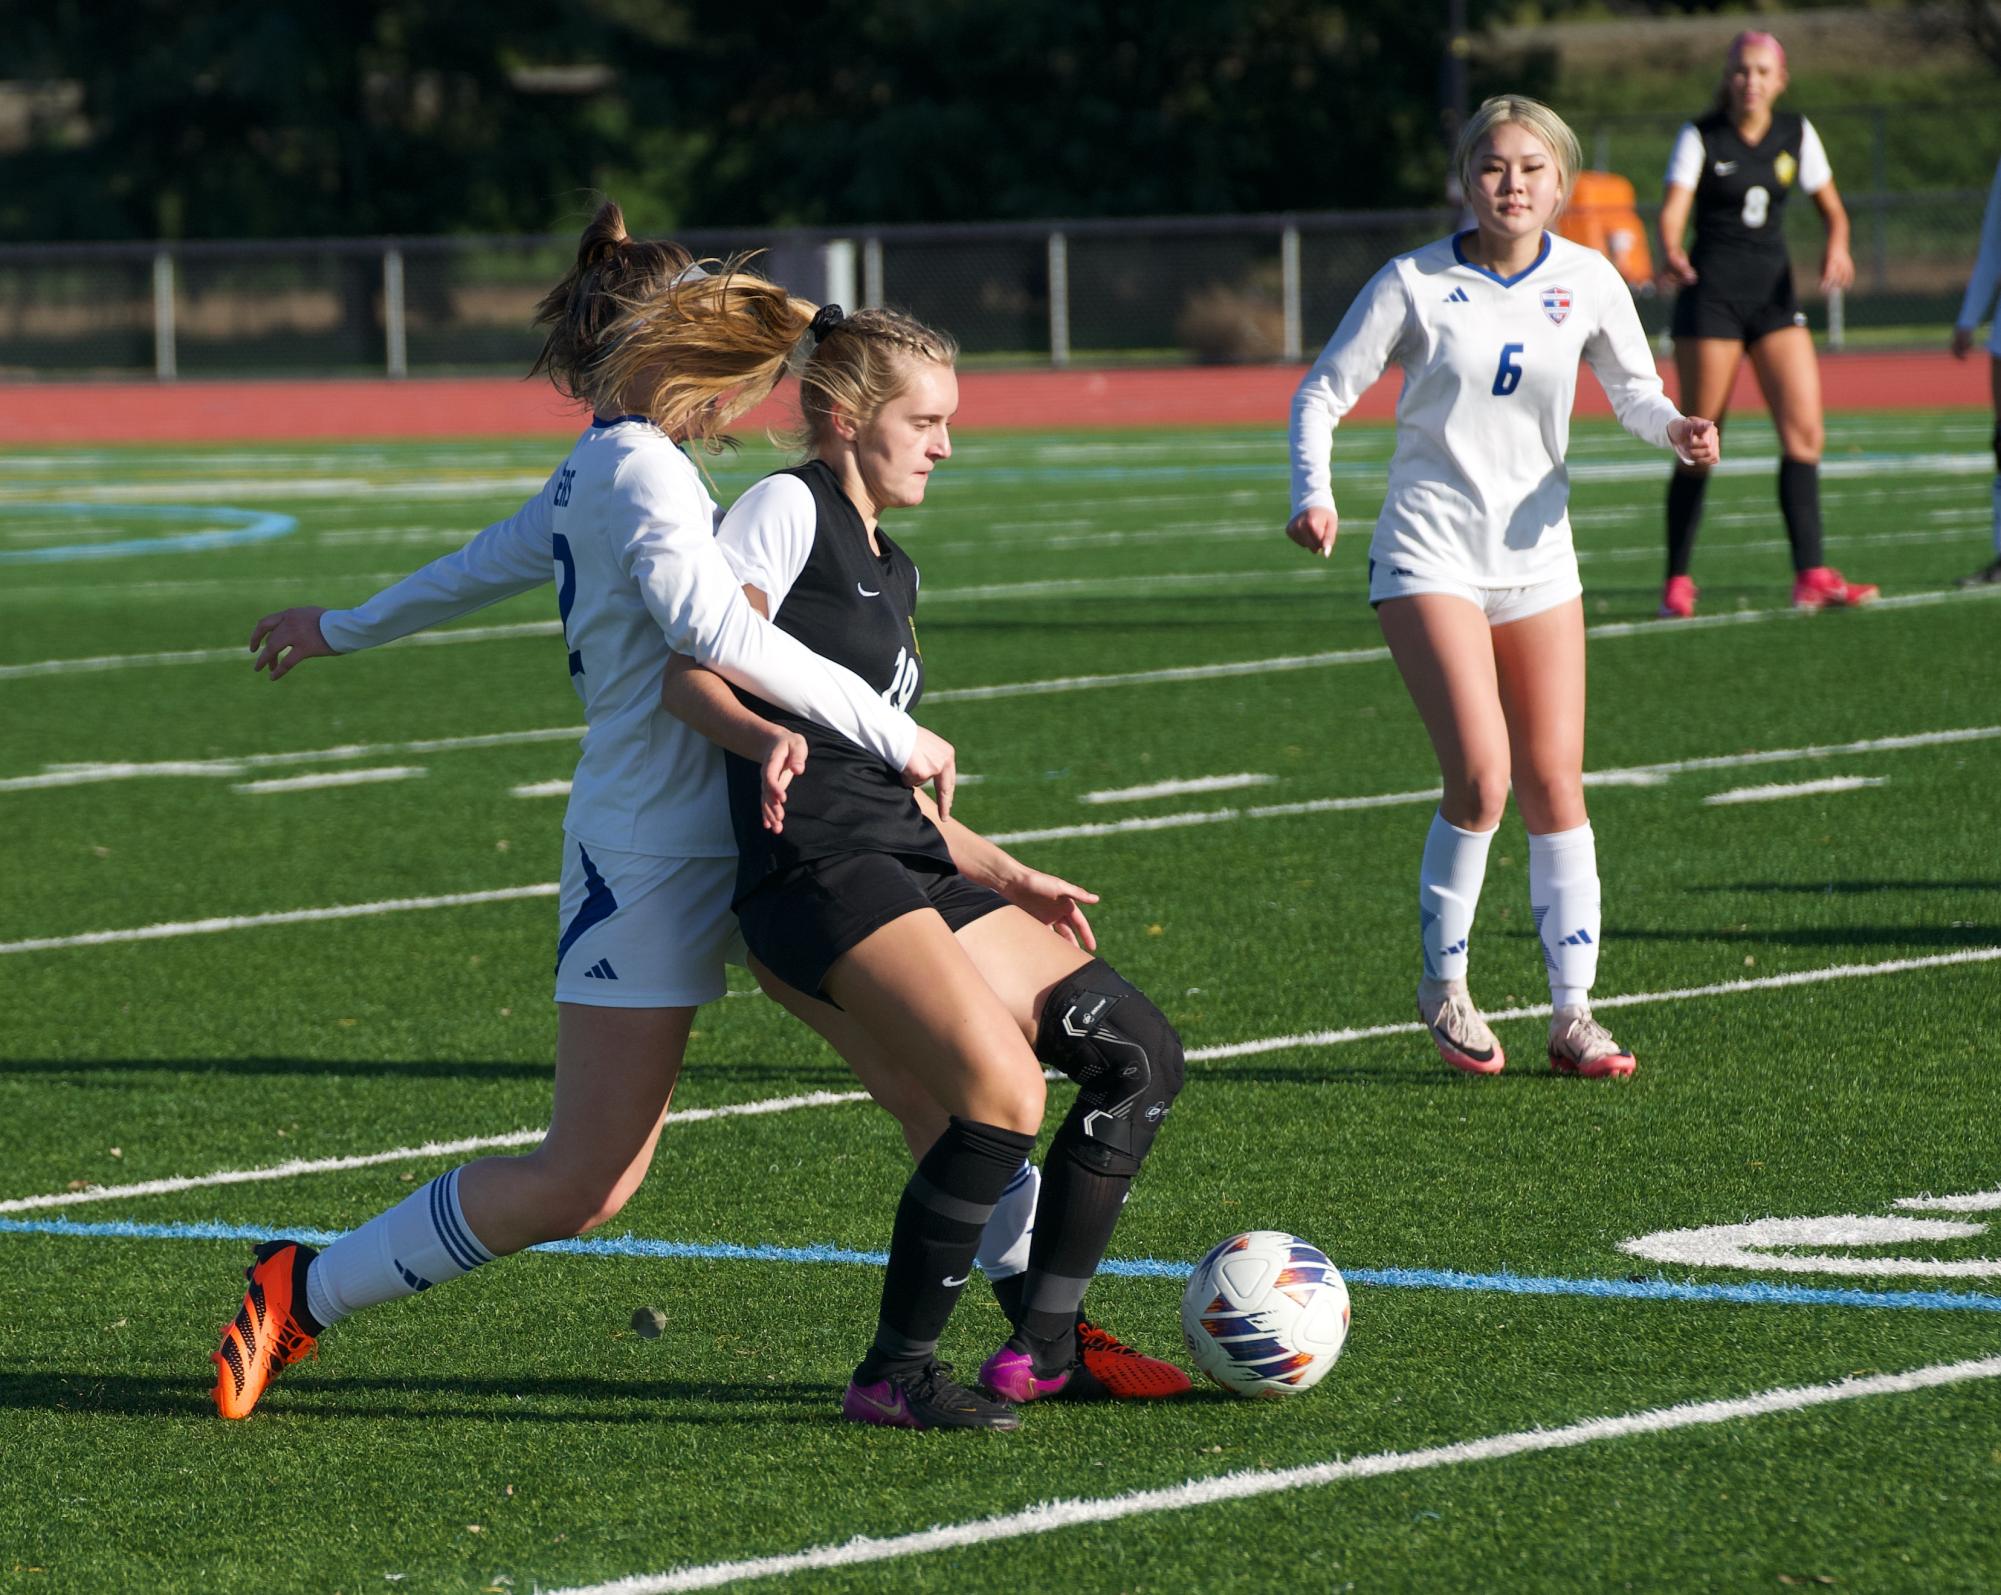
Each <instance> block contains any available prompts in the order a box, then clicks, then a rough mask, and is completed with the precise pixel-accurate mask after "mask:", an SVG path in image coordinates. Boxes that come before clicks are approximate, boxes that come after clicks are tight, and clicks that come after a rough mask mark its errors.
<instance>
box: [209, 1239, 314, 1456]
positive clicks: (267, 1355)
mask: <svg viewBox="0 0 2001 1595" xmlns="http://www.w3.org/2000/svg"><path fill="white" fill-rule="evenodd" d="M316 1255H317V1254H316V1253H315V1252H314V1250H313V1248H312V1247H310V1246H302V1245H300V1244H299V1243H298V1242H297V1241H266V1242H265V1243H264V1244H263V1245H262V1246H260V1247H258V1248H257V1252H256V1261H255V1262H254V1263H253V1264H252V1265H251V1266H250V1267H249V1268H246V1269H245V1270H244V1271H243V1277H244V1278H245V1279H247V1280H249V1281H250V1288H249V1289H248V1290H246V1291H245V1292H244V1293H243V1305H242V1306H241V1307H239V1308H238V1309H237V1312H236V1316H235V1317H234V1318H232V1319H231V1320H230V1321H229V1322H228V1323H226V1324H224V1325H223V1326H222V1345H221V1346H220V1347H219V1348H218V1349H217V1350H215V1351H212V1352H210V1353H209V1354H208V1360H209V1361H210V1362H212V1363H214V1364H215V1389H214V1390H213V1391H212V1392H210V1393H211V1394H212V1395H213V1396H214V1397H215V1409H216V1411H218V1412H220V1413H221V1414H222V1415H223V1416H224V1417H225V1418H247V1417H249V1416H250V1414H251V1413H252V1412H253V1411H254V1410H255V1409H256V1406H257V1402H258V1399H259V1398H260V1397H261V1396H262V1395H263V1394H264V1387H265V1386H266V1385H268V1384H270V1382H271V1381H272V1380H273V1379H275V1378H276V1377H277V1376H278V1374H279V1373H280V1372H281V1371H282V1370H283V1369H286V1368H289V1367H290V1366H291V1365H292V1364H293V1363H295V1362H297V1361H298V1360H299V1359H300V1358H301V1357H304V1356H305V1355H307V1354H308V1353H309V1352H311V1351H312V1350H313V1348H314V1346H315V1345H316V1344H317V1342H316V1341H315V1340H314V1338H313V1335H312V1334H310V1333H308V1332H307V1329H306V1325H307V1324H308V1323H311V1321H312V1320H311V1319H310V1318H309V1317H307V1316H306V1265H307V1264H309V1263H310V1262H312V1260H313V1258H314V1257H315V1256H316ZM302 1320H303V1321H302Z"/></svg>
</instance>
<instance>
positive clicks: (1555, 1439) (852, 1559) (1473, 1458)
mask: <svg viewBox="0 0 2001 1595" xmlns="http://www.w3.org/2000/svg"><path fill="white" fill-rule="evenodd" d="M1997 1377H2001V1357H1983V1358H1979V1359H1976V1360H1973V1361H1969V1362H1948V1363H1934V1364H1932V1365H1931V1366H1929V1367H1924V1368H1911V1369H1907V1370H1905V1371H1904V1372H1902V1373H1888V1374H1875V1375H1872V1376H1870V1377H1868V1378H1863V1379H1853V1378H1850V1379H1837V1380H1834V1381H1832V1382H1830V1383H1827V1384H1818V1385H1792V1386H1781V1387H1779V1388H1777V1389H1772V1390H1761V1391H1758V1392H1756V1393H1755V1394H1752V1395H1748V1396H1737V1397H1731V1398H1726V1399H1721V1400H1715V1401H1690V1402H1682V1403H1679V1404H1677V1405H1675V1406H1671V1407H1649V1408H1644V1409H1642V1410H1640V1411H1637V1412H1625V1413H1617V1414H1611V1415H1608V1416H1605V1417H1597V1418H1585V1419H1582V1420H1581V1421H1578V1422H1573V1423H1566V1424H1561V1425H1559V1426H1557V1427H1555V1428H1547V1429H1545V1428H1536V1429H1517V1430H1514V1431H1512V1432H1510V1433H1506V1434H1490V1435H1483V1436H1481V1437H1480V1438H1478V1439H1474V1440H1461V1441H1458V1442H1457V1443H1455V1444H1452V1445H1439V1446H1426V1447H1424V1448H1422V1449H1421V1450H1416V1451H1379V1452H1376V1453H1375V1454H1373V1455H1371V1456H1361V1457H1351V1458H1349V1459H1347V1460H1346V1461H1334V1462H1319V1463H1313V1464H1309V1465H1308V1466H1305V1467H1293V1468H1277V1469H1271V1470H1264V1469H1257V1470H1248V1471H1244V1472H1238V1473H1224V1474H1218V1475H1214V1476H1212V1477H1209V1478H1204V1479H1190V1480H1188V1481H1187V1482H1186V1483H1183V1484H1177V1485H1171V1486H1169V1487H1167V1488H1165V1489H1155V1490H1133V1491H1129V1492H1127V1493H1126V1494H1124V1495H1113V1496H1098V1497H1095V1498H1093V1497H1085V1498H1073V1499H1069V1500H1056V1501H1045V1502H1043V1503H1041V1504H1039V1505H1036V1506H1032V1507H1029V1508H1027V1509H1026V1510H1023V1511H1019V1512H1009V1513H1005V1514H1000V1515H997V1516H993V1517H985V1518H976V1519H973V1520H971V1521H969V1522H963V1523H952V1524H943V1525H940V1526H938V1527H936V1528H929V1529H924V1530H920V1531H919V1532H917V1533H914V1534H900V1535H896V1536H893V1537H891V1538H888V1539H871V1538H870V1537H868V1536H867V1535H857V1536H856V1537H855V1538H853V1539H850V1540H847V1541H844V1542H842V1543H840V1544H834V1545H819V1546H815V1547H813V1548H811V1549H810V1550H804V1551H796V1552H793V1553H791V1554H789V1555H779V1556H758V1557H748V1558H745V1559H743V1560H740V1561H732V1562H710V1563H708V1564H706V1565H703V1566H697V1567H683V1568H677V1569H675V1570H673V1571H671V1572H665V1573H639V1574H634V1575H633V1576H631V1577H629V1578H619V1579H613V1580H611V1581H609V1582H607V1583H602V1584H589V1585H577V1586H574V1587H572V1588H570V1589H567V1590H559V1591H553V1592H551V1595H671V1592H674V1591H679V1590H696V1589H714V1588H715V1587H716V1586H718V1585H721V1584H729V1583H734V1582H736V1581H737V1580H739V1579H754V1578H784V1577H789V1576H790V1575H791V1574H794V1573H814V1572H823V1571H826V1570H828V1569H830V1568H837V1567H856V1566H864V1565H868V1564H872V1563H878V1562H894V1561H901V1560H903V1559H904V1558H906V1557H912V1556H929V1555H934V1554H936V1553H939V1552H943V1551H955V1550H963V1549H965V1548H967V1547H969V1546H976V1545H991V1544H994V1543H995V1542H996V1541H1002V1540H1016V1539H1023V1538H1026V1537H1028V1536H1030V1535H1035V1534H1050V1533H1054V1532H1055V1531H1057V1530H1059V1529H1067V1528H1076V1527H1079V1526H1081V1525H1083V1524H1087V1523H1113V1522H1117V1521H1119V1520H1121V1519H1124V1518H1134V1517H1145V1516H1150V1515H1152V1514H1155V1513H1160V1512H1180V1511H1186V1510H1188V1509H1190V1508H1193V1507H1203V1506H1216V1505H1221V1504H1223V1503H1225V1502H1230V1501H1248V1500H1255V1499H1257V1498H1258V1497H1260V1496H1268V1495H1280V1494H1285V1493H1289V1492H1291V1491H1294V1490H1312V1489H1320V1488H1323V1487H1325V1486H1327V1485H1331V1484H1340V1483H1343V1482H1345V1481H1347V1480H1350V1479H1381V1478H1389V1477H1391V1476H1393V1475H1396V1474H1401V1473H1419V1472H1423V1471H1425V1470H1427V1469H1430V1468H1447V1467H1459V1466H1462V1465H1464V1464H1466V1463H1478V1462H1496V1461H1500V1460H1501V1459H1503V1458H1507V1457H1520V1456H1533V1455H1537V1454H1539V1453H1542V1452H1548V1451H1566V1450H1570V1449H1572V1448H1574V1447H1577V1446H1584V1445H1596V1444H1598V1443H1599V1442H1601V1441H1607V1440H1625V1439H1633V1438H1638V1437H1642V1436H1646V1435H1657V1434H1670V1433H1673V1432H1674V1431H1676V1430H1680V1429H1697V1428H1709V1427H1714V1426H1715V1425H1717V1424H1724V1423H1737V1422H1742V1421H1744V1420H1746V1419H1751V1418H1763V1417H1769V1416H1771V1415H1772V1414H1774V1413H1783V1412H1803V1411H1806V1410H1808V1409H1809V1408H1813V1407H1825V1406H1831V1405H1833V1404H1835V1403H1837V1402H1843V1401H1860V1400H1863V1399H1865V1398H1867V1397H1871V1396H1893V1395H1907V1394H1910V1393H1913V1392H1915V1391H1920V1390H1938V1389H1943V1388H1945V1387H1947V1386H1951V1385H1957V1384H1965V1383H1969V1382H1971V1381H1974V1380H1980V1379H1993V1378H1997Z"/></svg>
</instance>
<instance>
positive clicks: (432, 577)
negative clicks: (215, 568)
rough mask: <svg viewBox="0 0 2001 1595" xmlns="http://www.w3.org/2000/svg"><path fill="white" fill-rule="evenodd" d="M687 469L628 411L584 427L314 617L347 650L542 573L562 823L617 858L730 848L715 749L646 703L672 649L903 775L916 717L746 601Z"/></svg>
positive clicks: (708, 506) (661, 437)
mask: <svg viewBox="0 0 2001 1595" xmlns="http://www.w3.org/2000/svg"><path fill="white" fill-rule="evenodd" d="M715 524H716V505H715V501H714V500H713V499H711V498H710V497H709V494H708V490H707V488H706V487H705V486H704V484H703V481H702V476H701V473H700V472H699V471H698V470H697V469H696V468H695V465H694V462H693V461H691V460H690V459H689V458H688V457H687V455H686V454H684V453H683V452H682V451H681V450H680V449H679V448H678V447H676V446H675V444H674V443H673V442H672V441H671V440H670V439H669V438H668V437H667V435H666V434H665V433H663V432H662V431H661V430H660V429H659V428H658V427H656V426H654V425H653V424H652V423H651V422H649V421H646V420H644V419H642V418H639V417H636V416H622V417H619V418H617V419H615V420H610V421H594V422H592V424H591V425H590V427H589V428H587V429H586V430H585V432H584V434H583V435H582V436H581V437H579V438H578V439H577V441H576V444H575V446H574V447H572V449H571V450H570V455H569V458H568V459H566V460H564V461H563V463H562V464H561V465H560V466H558V467H557V469H556V471H555V474H554V475H552V476H551V477H550V478H549V480H548V482H547V483H546V484H545V485H544V487H543V488H542V490H541V491H540V492H539V493H537V494H536V495H535V496H534V497H533V498H531V499H530V500H529V501H528V502H527V503H526V504H524V505H522V506H521V508H520V509H519V510H517V511H516V512H515V513H514V514H513V515H511V516H509V517H508V518H507V519H506V520H504V521H500V522H497V523H496V524H494V525H492V526H489V527H487V528H486V529H485V530H484V531H482V532H481V533H480V534H479V535H478V536H476V537H475V538H473V540H472V541H471V542H469V543H468V544H466V546H465V547H464V548H461V549H459V550H458V551H457V552H456V553H452V554H447V555H445V556H444V557H443V558H441V559H437V560H434V561H432V562H431V563H430V564H429V565H426V566H425V567H424V568H423V569H422V570H420V571H417V572H415V573H413V574H412V575H410V576H406V577H405V578H404V579H403V580H402V581H400V582H397V583H396V584H395V585H394V586H392V587H389V588H386V589H385V590H384V591H382V592H380V593H377V594H376V595H375V596H374V597H373V598H371V599H369V600H368V602H367V603H365V604H362V605H361V606H360V607H358V608H355V609H350V610H331V611H329V612H328V613H327V614H325V615H323V616H322V617H321V620H320V631H321V635H323V636H324V637H325V638H326V640H327V645H328V646H329V647H331V648H333V649H335V650H336V651H338V652H341V653H347V652H350V651H352V650H354V649H356V648H366V647H371V646H375V645H378V644H381V643H385V642H391V641H393V640H394V639H396V638H398V637H402V636H407V635H408V634H409V633H411V632H413V631H418V630H421V629H423V628H424V627H426V626H434V625H437V624H439V623H440V622H441V621H445V620H449V619H452V618H454V617H455V616H458V615H462V614H465V613H467V612H468V611H470V610H474V609H478V608H480V607H482V606H483V605H486V604H490V603H494V602H496V601H497V600H499V599H502V598H506V597H509V596H511V595H512V594H515V593H520V592H526V591H527V590H528V589H529V588H531V587H536V586H539V585H541V584H542V583H544V582H547V581H549V580H551V579H552V578H553V579H554V581H555V583H556V607H557V612H558V614H559V615H560V616H561V618H562V623H563V641H564V646H565V651H566V652H567V654H568V666H569V674H570V682H571V685H573V686H574V687H575V688H576V690H577V695H578V696H579V697H580V698H581V699H582V700H583V705H584V738H583V750H582V753H581V755H580V756H579V758H578V760H577V771H576V775H575V777H574V779H573V780H572V782H571V787H570V806H569V811H568V813H567V815H566V816H565V819H564V827H565V829H566V830H568V831H569V832H570V833H571V834H572V835H574V836H575V837H576V838H577V839H578V840H580V841H582V842H586V843H590V844H593V845H595V846H598V847H603V848H612V849H616V850H618V851H621V852H627V853H646V854H653V855H657V856H661V857H678V858H723V857H729V856H731V855H733V854H734V853H735V852H736V840H735V837H734V835H733V834H732V831H731V828H730V819H729V808H728V802H727V798H726V794H725V792H724V787H723V780H722V761H721V754H720V753H719V752H718V750H717V749H716V748H715V747H713V746H712V745H711V744H710V743H709V742H708V741H707V739H705V738H704V737H702V736H701V735H699V734H698V733H697V732H695V731H693V730H691V729H690V728H689V727H688V726H686V725H684V724H683V723H682V722H681V721H679V720H677V719H675V718H674V716H672V715H670V714H668V713H667V712H666V711H665V710H664V709H662V708H661V706H660V684H661V681H662V678H663V677H664V675H665V672H666V669H667V660H668V656H669V655H670V654H674V653H683V654H687V655H689V656H690V657H691V658H694V659H697V660H699V661H700V662H701V663H703V664H705V665H707V666H708V667H709V668H710V669H712V670H714V671H715V672H716V673H717V674H718V675H721V676H723V677H724V678H725V679H727V680H729V681H731V682H733V683H735V684H737V685H740V686H743V687H745V688H747V689H748V690H750V691H752V692H755V693H756V694H758V695H759V696H760V697H763V698H766V699H769V700H770V701H771V702H773V703H777V704H780V705H782V706H783V707H785V708H787V709H790V710H792V711H793V712H794V713H796V714H800V715H803V716H805V717H806V718H808V719H811V720H813V721H816V722H817V723H819V724H821V725H824V726H827V727H828V728H829V729H831V730H833V731H835V732H838V733H839V734H840V735H842V736H844V737H846V738H847V739H848V740H849V741H851V742H855V743H859V744H860V745H861V746H863V747H865V748H867V749H868V750H869V751H871V752H872V753H875V754H876V755H877V756H878V757H880V758H881V759H882V760H883V761H884V762H885V763H886V764H888V765H890V766H891V767H892V768H894V769H898V770H901V769H902V768H903V767H904V765H905V764H907V763H908V762H909V760H910V754H911V751H912V749H913V747H914V746H915V742H916V736H917V728H916V725H915V723H914V722H913V721H912V720H911V719H910V717H909V716H908V715H907V714H904V713H902V712H901V711H899V710H897V709H894V708H892V707H891V706H890V705H889V704H887V703H886V702H884V701H883V699H882V697H881V695H880V694H879V693H877V692H876V691H875V689H874V688H872V687H870V686H869V685H868V683H867V682H865V681H863V680H862V679H861V678H860V677H859V676H857V675H855V674H854V672H853V671H851V670H847V669H844V668H843V667H841V666H840V665H836V664H832V663H830V662H828V661H827V660H824V659H821V658H820V657H819V656H818V655H816V654H814V653H813V652H812V651H811V650H810V649H808V648H806V647H805V646H804V645H802V644H801V643H800V642H799V641H798V640H797V639H796V638H793V637H790V636H788V635H786V634H785V633H784V632H782V631H780V630H779V629H778V628H777V627H776V626H773V625H771V624H769V623H768V622H767V621H765V620H764V618H763V617H762V616H760V615H759V614H758V613H757V611H756V610H755V609H753V608H751V606H750V603H749V600H747V599H746V598H745V597H744V595H743V589H742V588H741V587H740V586H739V585H738V583H737V579H736V577H735V575H734V574H733V573H732V572H731V570H730V567H729V562H728V561H727V560H726V559H725V558H724V557H723V553H722V550H721V548H720V547H718V545H717V543H716V538H715Z"/></svg>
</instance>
